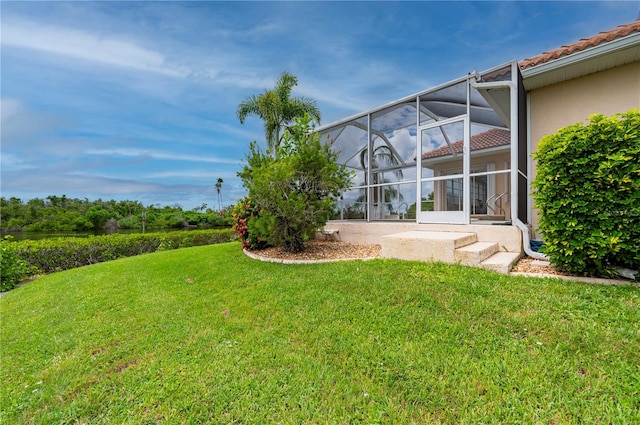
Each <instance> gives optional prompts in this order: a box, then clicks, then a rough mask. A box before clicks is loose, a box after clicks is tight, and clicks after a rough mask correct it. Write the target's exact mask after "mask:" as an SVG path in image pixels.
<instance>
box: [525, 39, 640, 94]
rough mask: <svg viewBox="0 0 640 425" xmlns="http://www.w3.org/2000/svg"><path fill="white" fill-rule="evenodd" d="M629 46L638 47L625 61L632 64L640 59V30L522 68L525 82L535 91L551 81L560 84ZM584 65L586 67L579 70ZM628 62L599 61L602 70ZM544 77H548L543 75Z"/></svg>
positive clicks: (588, 70)
mask: <svg viewBox="0 0 640 425" xmlns="http://www.w3.org/2000/svg"><path fill="white" fill-rule="evenodd" d="M627 49H637V53H636V54H635V55H628V57H629V58H631V59H629V60H624V59H623V60H622V62H625V63H630V62H633V61H635V60H638V59H640V33H633V34H630V35H628V36H626V37H622V38H619V39H617V40H613V41H611V42H608V43H604V44H600V45H598V46H594V47H591V48H589V49H585V50H582V51H579V52H576V53H573V54H570V55H567V56H563V57H560V58H558V59H554V60H550V61H548V62H544V63H541V64H539V65H535V66H532V67H529V68H525V69H522V70H520V72H521V74H522V78H523V84H524V86H525V88H526V89H527V90H533V89H536V88H539V87H543V86H546V85H550V84H555V83H559V82H562V81H565V80H568V79H572V78H577V77H580V76H583V75H587V74H589V73H591V72H593V71H592V70H591V69H590V67H589V66H588V65H587V64H588V63H593V62H594V61H597V60H601V59H603V58H606V57H607V56H615V55H616V54H618V53H620V52H623V51H626V50H627ZM583 64H584V67H583V69H577V68H579V67H580V66H581V65H583ZM622 64H624V63H620V61H614V60H612V61H611V62H610V64H607V63H605V64H599V65H598V66H599V70H603V69H607V68H612V67H614V66H620V65H622ZM568 67H574V69H576V71H575V72H573V73H571V74H567V73H566V72H564V71H565V70H566V69H567V68H568ZM543 77H544V78H543Z"/></svg>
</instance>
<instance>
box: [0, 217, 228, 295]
mask: <svg viewBox="0 0 640 425" xmlns="http://www.w3.org/2000/svg"><path fill="white" fill-rule="evenodd" d="M232 239H233V232H232V231H231V229H216V230H192V231H188V232H185V231H180V232H168V233H136V234H128V235H127V234H113V235H102V236H90V237H88V238H74V237H70V238H55V239H40V240H24V241H19V242H2V249H3V250H2V255H3V257H2V281H3V284H4V281H5V279H6V280H7V281H9V279H10V278H11V276H13V274H12V273H14V274H15V272H14V269H15V267H7V268H6V269H5V252H9V253H10V254H7V255H13V256H15V258H16V260H15V261H13V262H12V263H8V264H18V265H20V264H22V263H24V264H25V265H27V267H30V268H31V269H33V270H38V271H40V272H42V273H52V272H57V271H61V270H67V269H71V268H74V267H81V266H86V265H89V264H94V263H101V262H103V261H109V260H114V259H116V258H121V257H131V256H134V255H139V254H145V253H149V252H155V251H159V250H168V249H177V248H186V247H190V246H200V245H209V244H214V243H221V242H228V241H230V240H232ZM7 258H11V257H7ZM5 273H6V278H5Z"/></svg>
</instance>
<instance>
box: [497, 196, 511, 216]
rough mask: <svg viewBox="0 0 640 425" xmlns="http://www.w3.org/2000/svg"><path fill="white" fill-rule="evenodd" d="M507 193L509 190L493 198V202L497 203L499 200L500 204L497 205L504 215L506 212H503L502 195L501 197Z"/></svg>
mask: <svg viewBox="0 0 640 425" xmlns="http://www.w3.org/2000/svg"><path fill="white" fill-rule="evenodd" d="M508 194H509V192H504V193H501V194H500V195H499V196H498V197H497V198H496V199H495V202H496V203H497V202H498V201H500V205H499V207H500V211H502V215H505V214H506V212H505V210H504V208H503V207H502V197H503V196H507V195H508Z"/></svg>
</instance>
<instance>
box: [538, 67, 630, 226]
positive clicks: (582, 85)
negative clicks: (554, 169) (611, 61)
mask: <svg viewBox="0 0 640 425" xmlns="http://www.w3.org/2000/svg"><path fill="white" fill-rule="evenodd" d="M528 96H529V122H530V151H531V152H535V150H536V149H537V147H538V142H539V141H540V140H541V139H542V138H543V137H544V136H545V135H548V134H553V133H555V132H556V131H557V130H558V129H559V128H562V127H565V126H567V125H570V124H573V123H576V122H579V121H583V122H586V119H587V117H588V116H589V115H591V114H593V113H601V114H603V115H606V116H609V115H614V114H617V113H621V112H626V111H628V110H630V109H633V108H640V62H633V63H630V64H627V65H623V66H620V67H617V68H611V69H607V70H605V71H601V72H597V73H595V74H590V75H586V76H583V77H580V78H576V79H572V80H568V81H564V82H560V83H557V84H553V85H550V86H546V87H541V88H538V89H535V90H532V91H530V92H529V93H528ZM531 164H532V167H531V171H532V174H531V175H532V178H535V161H533V159H531ZM531 224H532V227H533V229H534V231H535V229H537V227H538V214H537V211H536V210H535V209H533V211H532V216H531ZM538 237H539V235H538Z"/></svg>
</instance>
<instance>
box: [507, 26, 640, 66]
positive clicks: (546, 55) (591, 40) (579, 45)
mask: <svg viewBox="0 0 640 425" xmlns="http://www.w3.org/2000/svg"><path fill="white" fill-rule="evenodd" d="M635 32H640V17H638V19H636V20H635V21H633V22H629V23H627V24H622V25H618V26H617V27H615V28H612V29H609V30H605V31H600V32H599V33H598V34H595V35H592V36H589V37H583V38H581V39H580V40H578V41H576V42H574V43H569V44H565V45H563V46H561V47H558V48H556V49H553V50H549V51H546V52H543V53H541V54H539V55H536V56H533V57H530V58H527V59H523V60H522V61H520V62H519V63H518V65H519V66H520V69H526V68H531V67H534V66H536V65H540V64H543V63H546V62H549V61H551V60H554V59H559V58H561V57H564V56H569V55H571V54H573V53H576V52H580V51H583V50H585V49H588V48H591V47H597V46H599V45H601V44H604V43H609V42H611V41H614V40H617V39H619V38H622V37H626V36H628V35H629V34H633V33H635Z"/></svg>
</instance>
